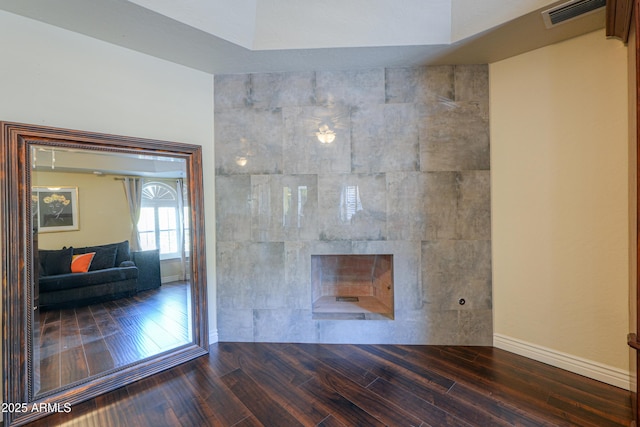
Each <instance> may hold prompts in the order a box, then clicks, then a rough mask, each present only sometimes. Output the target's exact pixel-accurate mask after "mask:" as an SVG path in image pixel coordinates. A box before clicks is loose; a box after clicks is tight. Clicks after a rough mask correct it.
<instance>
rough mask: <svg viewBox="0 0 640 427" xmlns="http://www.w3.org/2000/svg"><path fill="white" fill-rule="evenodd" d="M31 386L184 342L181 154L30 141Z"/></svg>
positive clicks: (49, 388)
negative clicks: (117, 150) (46, 144)
mask: <svg viewBox="0 0 640 427" xmlns="http://www.w3.org/2000/svg"><path fill="white" fill-rule="evenodd" d="M30 160H31V185H32V193H31V195H32V206H31V209H32V210H31V212H32V230H33V233H32V237H33V241H32V244H33V256H34V260H33V264H32V265H33V270H34V271H33V278H34V279H33V290H32V292H33V302H34V307H33V325H34V327H33V335H34V336H33V342H32V350H33V351H32V354H33V356H34V357H33V363H32V366H33V379H34V381H33V395H34V396H43V395H47V394H48V393H50V392H53V391H55V390H58V389H60V388H64V387H66V386H68V385H70V384H73V383H76V382H79V381H84V380H86V379H88V378H90V377H93V376H96V375H99V374H103V373H106V372H110V371H114V370H117V369H119V368H122V367H124V366H127V365H130V364H132V363H135V362H139V361H140V360H143V359H146V358H149V357H151V356H154V355H157V354H160V353H163V352H165V351H168V350H171V349H175V348H176V347H180V346H182V345H185V344H188V343H190V342H192V340H193V334H192V330H191V325H192V323H191V313H190V307H191V303H190V289H191V286H190V278H189V273H188V272H189V271H190V266H189V260H190V252H191V250H192V249H191V242H190V237H189V236H190V231H191V230H190V221H189V218H191V215H190V213H189V209H190V207H189V197H188V194H189V193H188V187H189V182H187V179H186V177H187V176H188V175H187V170H186V162H185V160H184V159H182V158H178V157H167V156H158V155H153V156H149V155H140V154H139V153H126V152H117V153H116V152H103V151H93V150H78V149H67V148H64V149H61V148H57V147H52V146H38V145H33V146H31V159H30Z"/></svg>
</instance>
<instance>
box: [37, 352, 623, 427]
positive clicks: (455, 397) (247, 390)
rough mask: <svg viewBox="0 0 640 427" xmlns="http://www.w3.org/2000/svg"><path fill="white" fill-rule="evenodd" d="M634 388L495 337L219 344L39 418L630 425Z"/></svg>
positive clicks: (72, 421)
mask: <svg viewBox="0 0 640 427" xmlns="http://www.w3.org/2000/svg"><path fill="white" fill-rule="evenodd" d="M630 421H631V402H630V393H629V392H628V391H625V390H622V389H619V388H616V387H613V386H610V385H607V384H603V383H600V382H598V381H594V380H591V379H588V378H585V377H582V376H579V375H576V374H572V373H569V372H567V371H563V370H561V369H558V368H554V367H551V366H549V365H545V364H542V363H539V362H536V361H533V360H530V359H527V358H524V357H521V356H517V355H514V354H512V353H508V352H506V351H503V350H499V349H495V348H492V347H450V346H405V345H329V344H270V343H217V344H213V345H212V346H211V352H210V354H209V355H208V356H203V357H201V358H198V359H196V360H193V361H190V362H188V363H185V364H183V365H180V366H177V367H175V368H172V369H169V370H167V371H164V372H162V373H160V374H157V375H155V376H152V377H149V378H146V379H143V380H141V381H138V382H136V383H134V384H130V385H128V386H126V387H123V388H120V389H118V390H116V391H114V392H111V393H108V394H106V395H103V396H100V397H97V398H95V399H92V400H90V401H87V402H84V403H82V404H79V405H77V406H75V407H74V408H72V411H71V413H69V414H54V415H51V416H49V417H47V418H44V419H42V420H38V421H36V422H35V423H33V424H32V425H34V426H50V425H65V426H87V425H90V426H107V425H108V426H153V427H159V426H185V427H186V426H189V427H191V426H276V427H283V426H324V427H332V426H347V427H351V426H383V425H387V426H467V427H468V426H483V427H484V426H507V425H518V426H597V427H606V426H628V425H629V423H630Z"/></svg>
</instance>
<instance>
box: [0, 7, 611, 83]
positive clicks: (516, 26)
mask: <svg viewBox="0 0 640 427" xmlns="http://www.w3.org/2000/svg"><path fill="white" fill-rule="evenodd" d="M560 3H563V1H559V2H558V1H555V2H553V1H549V0H482V1H479V0H321V1H319V0H180V1H176V0H128V1H127V0H55V1H52V0H0V9H2V10H5V11H8V12H12V13H16V14H19V15H23V16H26V17H29V18H32V19H36V20H40V21H43V22H46V23H49V24H52V25H55V26H58V27H61V28H65V29H68V30H71V31H74V32H78V33H81V34H84V35H87V36H90V37H94V38H97V39H100V40H104V41H107V42H109V43H113V44H116V45H120V46H124V47H127V48H130V49H133V50H136V51H139V52H143V53H146V54H149V55H153V56H156V57H159V58H163V59H166V60H169V61H172V62H176V63H179V64H182V65H185V66H188V67H191V68H195V69H199V70H202V71H205V72H208V73H213V74H215V73H248V72H269V71H299V70H319V69H354V68H369V67H397V66H415V65H429V64H469V63H490V62H495V61H498V60H501V59H504V58H507V57H510V56H513V55H517V54H520V53H523V52H526V51H529V50H533V49H536V48H539V47H542V46H545V45H548V44H552V43H556V42H558V41H561V40H565V39H568V38H571V37H575V36H578V35H581V34H585V33H588V32H591V31H595V30H597V29H600V28H603V27H604V22H605V19H604V8H602V9H601V10H599V11H598V12H597V13H594V14H590V15H585V16H583V17H580V18H579V19H576V20H573V21H570V22H566V23H563V24H561V25H558V26H557V27H555V28H552V29H547V28H546V27H545V25H544V22H543V20H542V17H541V13H540V12H541V11H542V10H546V9H548V8H549V7H552V6H555V5H557V4H560Z"/></svg>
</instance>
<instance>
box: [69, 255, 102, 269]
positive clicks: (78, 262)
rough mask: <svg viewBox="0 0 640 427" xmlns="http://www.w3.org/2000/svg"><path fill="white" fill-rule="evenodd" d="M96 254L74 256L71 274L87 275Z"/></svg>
mask: <svg viewBox="0 0 640 427" xmlns="http://www.w3.org/2000/svg"><path fill="white" fill-rule="evenodd" d="M95 254H96V253H95V252H89V253H86V254H80V255H74V256H73V257H72V259H71V272H72V273H86V272H87V271H89V267H90V266H91V261H93V256H94V255H95Z"/></svg>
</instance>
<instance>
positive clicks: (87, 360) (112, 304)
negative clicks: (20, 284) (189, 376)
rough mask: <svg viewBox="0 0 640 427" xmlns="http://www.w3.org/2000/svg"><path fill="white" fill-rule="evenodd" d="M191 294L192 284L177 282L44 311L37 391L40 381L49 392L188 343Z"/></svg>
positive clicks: (44, 390) (41, 315)
mask: <svg viewBox="0 0 640 427" xmlns="http://www.w3.org/2000/svg"><path fill="white" fill-rule="evenodd" d="M187 292H188V285H187V283H185V282H173V283H166V284H163V285H162V286H161V287H160V288H158V289H152V290H148V291H143V292H139V293H138V294H136V295H135V296H132V297H129V298H121V299H117V300H114V301H109V302H104V303H100V304H93V305H89V306H84V307H77V308H69V309H61V310H52V309H48V310H43V311H42V312H41V313H40V319H39V340H38V342H39V348H38V349H36V351H35V354H36V355H37V356H39V357H38V359H39V360H40V364H39V365H38V364H37V363H36V364H35V365H34V366H35V371H36V375H35V378H36V390H38V381H37V379H38V378H39V379H40V381H39V390H40V393H45V392H47V391H49V390H53V389H56V388H59V387H61V386H63V385H66V384H70V383H73V382H75V381H81V380H83V379H85V378H87V377H89V376H93V375H96V374H99V373H102V372H106V371H109V370H111V369H114V368H118V367H122V366H125V365H128V364H130V363H132V362H136V361H139V360H141V359H144V358H147V357H149V356H152V355H155V354H158V353H161V352H163V351H165V350H168V349H170V348H173V347H176V346H178V345H181V344H185V343H186V342H189V341H190V338H189V337H190V335H189V331H188V327H189V325H188V317H187V308H188V305H187ZM38 373H39V375H38Z"/></svg>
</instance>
